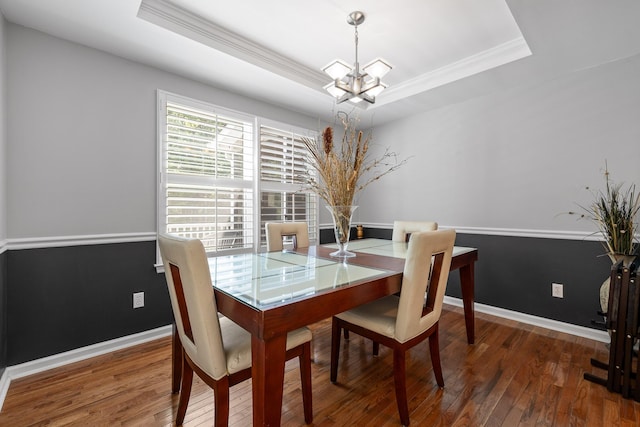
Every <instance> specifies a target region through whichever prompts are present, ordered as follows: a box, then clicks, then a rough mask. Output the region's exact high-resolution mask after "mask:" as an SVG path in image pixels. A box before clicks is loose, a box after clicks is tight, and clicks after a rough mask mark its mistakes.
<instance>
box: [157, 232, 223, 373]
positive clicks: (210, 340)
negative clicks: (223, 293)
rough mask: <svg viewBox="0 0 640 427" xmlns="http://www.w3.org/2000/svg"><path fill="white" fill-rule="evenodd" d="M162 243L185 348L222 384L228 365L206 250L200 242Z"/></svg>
mask: <svg viewBox="0 0 640 427" xmlns="http://www.w3.org/2000/svg"><path fill="white" fill-rule="evenodd" d="M158 243H159V246H160V254H161V255H162V261H163V264H164V271H165V276H166V278H167V287H168V288H169V297H170V299H171V307H172V309H173V316H174V318H175V321H176V327H177V330H178V335H179V336H180V341H181V343H182V347H183V348H184V351H185V353H186V354H187V356H189V358H190V359H191V360H192V361H193V362H194V363H195V364H196V365H198V367H200V369H202V370H203V371H204V372H205V373H206V374H207V375H209V376H210V377H211V378H213V379H216V380H218V379H220V378H222V377H224V376H226V375H227V363H226V357H225V353H224V347H223V343H222V333H221V330H220V322H219V320H218V310H217V307H216V301H215V298H214V294H213V286H212V284H211V274H210V272H209V263H208V262H207V255H206V253H205V250H204V246H203V245H202V242H201V241H200V240H196V239H185V238H182V237H175V236H169V235H162V234H161V235H159V236H158Z"/></svg>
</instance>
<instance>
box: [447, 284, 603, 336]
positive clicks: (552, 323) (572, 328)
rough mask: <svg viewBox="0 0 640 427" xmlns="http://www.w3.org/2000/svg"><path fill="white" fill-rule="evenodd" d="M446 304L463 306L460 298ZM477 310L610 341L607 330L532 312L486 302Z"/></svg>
mask: <svg viewBox="0 0 640 427" xmlns="http://www.w3.org/2000/svg"><path fill="white" fill-rule="evenodd" d="M444 302H445V303H446V304H450V305H454V306H456V307H462V306H463V305H462V300H461V299H460V298H453V297H448V296H445V297H444ZM474 308H475V311H477V312H480V313H486V314H490V315H492V316H496V317H501V318H503V319H510V320H516V321H518V322H522V323H526V324H528V325H534V326H540V327H541V328H545V329H551V330H552V331H558V332H564V333H566V334H570V335H575V336H578V337H583V338H589V339H592V340H594V341H599V342H603V343H609V334H608V333H607V332H606V331H599V330H597V329H591V328H585V327H584V326H578V325H572V324H571V323H565V322H559V321H557V320H551V319H546V318H544V317H538V316H532V315H530V314H525V313H520V312H517V311H511V310H506V309H504V308H499V307H493V306H490V305H485V304H479V303H477V302H476V303H475V304H474Z"/></svg>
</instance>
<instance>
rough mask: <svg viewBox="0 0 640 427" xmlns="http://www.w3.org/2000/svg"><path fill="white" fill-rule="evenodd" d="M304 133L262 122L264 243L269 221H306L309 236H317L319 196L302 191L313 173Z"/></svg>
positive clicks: (262, 215)
mask: <svg viewBox="0 0 640 427" xmlns="http://www.w3.org/2000/svg"><path fill="white" fill-rule="evenodd" d="M283 127H284V126H283ZM302 137H303V135H301V133H297V132H295V131H294V130H288V131H287V130H282V129H280V128H278V127H275V126H265V125H262V126H260V180H261V194H260V205H261V215H260V230H261V232H260V236H261V244H262V245H265V244H266V236H265V231H264V230H265V227H264V224H265V223H266V222H284V221H286V222H289V221H305V222H307V223H308V225H309V239H310V240H312V241H313V240H316V238H317V236H316V230H317V206H318V203H317V196H316V195H315V194H313V193H310V192H308V191H302V184H304V182H305V181H304V177H305V175H306V174H308V173H311V171H310V169H309V168H308V167H307V154H308V152H307V148H306V146H305V145H304V143H303V141H302Z"/></svg>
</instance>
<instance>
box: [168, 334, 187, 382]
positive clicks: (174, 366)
mask: <svg viewBox="0 0 640 427" xmlns="http://www.w3.org/2000/svg"><path fill="white" fill-rule="evenodd" d="M172 330H173V335H172V337H171V392H172V393H177V392H179V391H180V381H181V380H182V364H183V363H184V361H183V359H182V343H181V342H180V337H179V336H178V330H177V328H176V324H175V323H174V324H173V328H172Z"/></svg>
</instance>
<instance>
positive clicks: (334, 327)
mask: <svg viewBox="0 0 640 427" xmlns="http://www.w3.org/2000/svg"><path fill="white" fill-rule="evenodd" d="M340 329H342V328H341V325H340V320H339V319H338V318H336V317H334V318H333V319H332V320H331V371H330V376H329V379H330V380H331V382H332V383H335V382H336V380H337V378H338V357H339V355H340ZM345 331H346V329H345Z"/></svg>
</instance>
